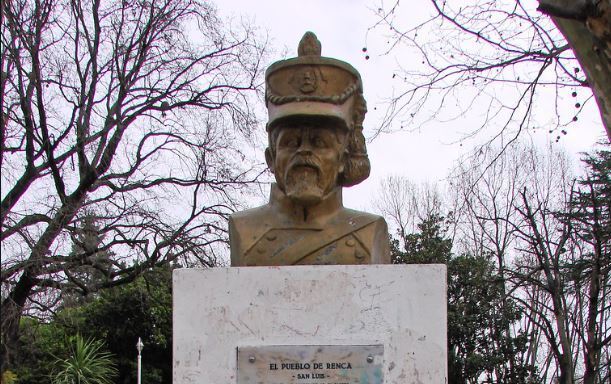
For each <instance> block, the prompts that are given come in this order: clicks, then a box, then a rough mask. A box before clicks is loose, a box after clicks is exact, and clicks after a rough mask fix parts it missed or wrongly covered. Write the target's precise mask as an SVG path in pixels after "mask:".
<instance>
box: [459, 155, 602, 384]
mask: <svg viewBox="0 0 611 384" xmlns="http://www.w3.org/2000/svg"><path fill="white" fill-rule="evenodd" d="M495 153H496V152H495V151H494V150H491V151H490V152H487V153H485V152H483V153H479V154H478V155H477V156H475V157H474V158H473V159H472V162H470V163H467V164H461V165H460V166H459V167H457V168H456V169H455V170H454V172H453V173H454V174H455V175H456V176H455V177H454V178H453V179H452V181H451V182H452V186H451V190H452V191H453V195H455V196H456V198H457V200H458V203H457V204H456V207H457V209H456V215H455V218H456V220H457V223H456V225H457V235H456V237H457V241H455V244H456V245H457V249H458V250H459V251H460V248H462V249H464V250H465V251H467V252H479V253H483V254H487V255H489V257H490V258H492V260H494V261H495V264H496V267H497V268H498V276H499V277H500V278H501V279H502V280H503V292H504V294H505V295H506V296H507V298H511V300H513V301H515V302H518V303H519V304H520V309H521V312H522V314H523V315H524V319H523V321H521V322H520V323H519V324H517V327H516V328H515V329H514V328H513V327H511V328H507V329H505V330H504V332H505V333H506V334H507V335H514V334H517V333H522V334H524V335H527V336H528V338H529V348H528V349H527V350H525V351H524V353H522V354H519V355H517V354H516V355H515V361H513V362H510V363H513V364H518V365H524V364H529V365H532V366H536V367H537V371H538V374H539V376H540V377H539V379H540V380H541V381H542V382H545V383H548V382H558V383H564V384H567V383H575V382H580V380H583V382H585V383H592V384H594V383H603V382H605V381H606V380H608V372H609V367H608V364H606V363H605V360H604V358H602V356H608V355H609V349H610V348H609V347H610V345H609V344H610V341H611V337H610V332H611V323H610V322H609V316H610V315H611V307H610V306H609V299H608V289H609V277H610V274H609V272H610V268H611V267H610V264H609V260H610V259H609V248H610V246H611V244H610V240H609V229H608V228H609V220H610V218H609V169H610V167H611V165H610V164H611V163H609V155H608V152H602V153H603V154H605V153H606V155H605V156H603V155H600V156H592V157H590V159H589V164H590V170H589V172H588V173H587V174H586V176H584V177H583V178H578V179H577V182H576V181H575V180H576V179H575V178H574V177H573V176H572V174H571V172H570V169H571V167H570V161H569V160H568V159H567V157H566V155H564V154H563V153H562V152H559V151H553V150H551V148H550V150H548V151H547V152H546V153H542V152H540V151H536V150H534V149H533V148H529V147H522V148H520V147H518V146H514V147H512V148H511V149H508V150H506V151H505V152H504V153H503V154H502V155H501V156H497V155H495ZM490 156H492V157H496V160H495V161H494V162H493V163H490ZM601 156H602V157H601ZM486 164H488V165H486ZM595 171H596V172H595ZM492 337H495V336H494V335H492Z"/></svg>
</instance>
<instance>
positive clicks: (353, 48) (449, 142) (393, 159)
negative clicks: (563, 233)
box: [216, 0, 604, 210]
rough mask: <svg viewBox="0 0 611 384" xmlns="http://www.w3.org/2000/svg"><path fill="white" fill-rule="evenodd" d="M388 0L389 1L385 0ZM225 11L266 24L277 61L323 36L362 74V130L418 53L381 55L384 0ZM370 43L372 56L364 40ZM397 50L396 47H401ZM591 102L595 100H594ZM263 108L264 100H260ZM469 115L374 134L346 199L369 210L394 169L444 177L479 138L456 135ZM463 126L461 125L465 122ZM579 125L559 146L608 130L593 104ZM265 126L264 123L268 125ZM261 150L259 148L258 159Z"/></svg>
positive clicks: (277, 0) (417, 9)
mask: <svg viewBox="0 0 611 384" xmlns="http://www.w3.org/2000/svg"><path fill="white" fill-rule="evenodd" d="M387 3H388V4H390V3H391V2H387ZM216 4H217V6H218V9H219V11H220V13H221V15H222V16H223V17H225V18H228V17H234V18H236V19H239V18H240V17H246V18H247V19H249V20H251V21H252V22H253V23H254V24H256V25H258V26H259V27H260V28H261V29H262V30H264V31H267V33H268V34H269V36H270V38H271V44H272V47H273V48H274V49H275V50H276V55H275V57H274V58H273V60H276V59H281V58H283V54H286V56H287V57H293V56H296V51H297V44H298V42H299V40H300V39H301V37H302V35H303V34H304V32H306V31H313V32H314V33H316V35H317V36H318V39H319V40H320V41H321V43H322V54H323V56H329V57H334V58H337V59H340V60H344V61H347V62H349V63H350V64H352V65H353V66H354V67H355V68H357V69H358V70H359V72H360V73H361V76H362V78H363V84H364V91H365V98H366V99H367V103H368V108H369V111H370V112H369V113H368V114H367V117H366V119H365V134H366V136H368V137H371V136H372V134H373V133H374V131H375V128H376V127H378V126H379V124H380V121H381V111H382V110H383V108H384V107H383V101H384V98H388V97H389V96H390V95H391V93H392V81H391V76H392V73H393V69H394V68H396V65H397V62H398V61H400V62H401V65H403V66H409V64H410V58H412V56H413V54H412V53H410V52H403V53H400V54H398V55H392V56H382V55H380V52H381V51H382V50H383V48H384V44H385V39H384V37H383V36H381V34H382V33H383V32H382V31H381V30H379V29H377V30H375V31H370V32H369V33H368V29H369V28H370V27H371V26H372V25H373V24H374V23H375V21H376V17H375V15H374V8H378V7H379V6H380V5H381V4H383V2H380V1H376V0H371V1H362V0H326V1H325V0H309V1H289V0H259V1H252V0H217V2H216ZM409 4H410V7H409V10H405V9H404V12H406V13H405V16H404V17H405V20H407V21H408V22H411V23H416V22H418V21H419V20H424V17H425V16H426V14H427V13H428V12H429V11H430V8H429V7H430V4H429V3H428V2H427V1H425V0H412V1H410V3H409ZM365 46H366V47H367V48H368V52H367V54H368V55H369V56H370V58H369V60H366V59H365V53H363V51H362V48H363V47H365ZM397 53H399V52H397ZM591 104H593V103H591ZM262 107H263V106H262ZM468 124H469V123H468V120H464V121H457V122H454V123H453V124H441V123H439V124H436V123H430V124H428V125H427V126H425V127H409V128H410V130H409V131H405V132H399V133H392V134H386V135H381V136H378V137H376V138H375V139H374V140H372V141H371V142H370V143H369V144H368V152H369V156H370V160H371V163H372V172H371V176H370V178H369V179H368V180H366V181H365V182H363V183H361V184H359V185H357V186H355V187H352V188H348V189H345V191H344V200H345V201H344V202H345V205H346V206H348V207H351V208H357V209H367V210H370V203H371V197H372V196H373V195H374V194H375V191H376V189H377V188H378V185H379V183H380V180H381V179H382V178H384V177H386V176H389V175H401V176H406V177H408V178H410V179H411V180H413V181H415V182H419V181H439V180H443V179H444V178H445V177H446V176H447V175H448V172H449V170H450V168H451V167H452V165H453V164H454V162H455V161H456V160H457V159H458V158H459V157H460V156H461V155H463V154H465V153H466V152H468V151H469V150H470V149H471V148H473V146H474V145H477V144H478V141H477V140H475V141H470V142H462V143H460V142H457V141H456V140H457V139H458V137H459V136H460V133H461V132H465V131H466V130H468V129H469V127H468ZM461 125H462V126H461ZM577 128H578V129H573V130H572V131H571V134H570V135H569V136H566V137H564V138H563V139H562V140H561V142H560V145H562V146H564V147H565V148H566V149H567V151H568V152H570V153H572V154H574V155H575V156H576V157H577V156H578V153H579V152H581V151H586V150H588V149H589V148H591V147H592V146H593V145H594V143H595V142H596V141H597V140H599V139H600V138H602V137H603V134H604V129H603V127H602V125H601V123H600V117H599V116H598V113H597V111H596V110H594V108H592V110H591V111H586V113H585V114H583V115H582V119H581V121H580V122H579V126H578V127H577ZM263 130H264V128H263V126H262V127H261V131H262V132H263ZM554 138H555V134H553V135H549V133H547V131H546V130H539V131H537V132H536V133H534V134H530V135H529V136H526V135H524V139H526V140H533V141H534V142H536V143H538V144H540V145H545V143H547V142H550V141H553V140H554ZM262 159H263V155H262V154H261V161H263V160H262Z"/></svg>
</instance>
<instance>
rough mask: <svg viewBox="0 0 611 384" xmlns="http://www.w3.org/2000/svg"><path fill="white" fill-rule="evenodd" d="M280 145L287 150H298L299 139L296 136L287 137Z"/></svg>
mask: <svg viewBox="0 0 611 384" xmlns="http://www.w3.org/2000/svg"><path fill="white" fill-rule="evenodd" d="M280 145H282V146H283V147H287V148H297V147H299V139H298V138H297V137H295V136H291V137H285V138H284V140H282V142H281V143H280Z"/></svg>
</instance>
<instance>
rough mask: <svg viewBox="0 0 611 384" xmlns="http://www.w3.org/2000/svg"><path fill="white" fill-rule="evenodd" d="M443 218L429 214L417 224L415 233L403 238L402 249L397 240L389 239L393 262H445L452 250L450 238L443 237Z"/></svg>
mask: <svg viewBox="0 0 611 384" xmlns="http://www.w3.org/2000/svg"><path fill="white" fill-rule="evenodd" d="M442 225H444V218H443V217H441V216H438V215H435V214H433V215H431V216H430V217H427V218H425V219H424V220H423V221H422V222H421V223H419V224H418V230H419V232H417V233H410V234H407V235H406V236H405V238H404V239H402V240H403V244H404V245H403V247H404V249H403V251H401V250H399V240H397V239H392V240H391V257H392V261H393V264H435V263H437V264H445V263H446V262H447V261H448V260H449V258H450V255H451V252H452V240H450V239H446V238H444V236H445V228H444V227H442Z"/></svg>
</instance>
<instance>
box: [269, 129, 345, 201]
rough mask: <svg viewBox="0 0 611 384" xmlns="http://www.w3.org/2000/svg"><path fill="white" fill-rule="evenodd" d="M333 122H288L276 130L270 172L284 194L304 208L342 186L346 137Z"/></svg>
mask: <svg viewBox="0 0 611 384" xmlns="http://www.w3.org/2000/svg"><path fill="white" fill-rule="evenodd" d="M336 124H337V123H336V122H334V121H332V120H329V121H327V120H320V121H315V122H308V121H304V120H296V121H287V122H283V123H280V124H278V125H277V126H276V127H275V128H274V132H273V137H274V138H275V141H274V142H275V147H276V151H275V157H274V158H272V159H270V160H271V163H270V164H269V166H270V169H271V170H272V172H273V173H274V175H275V177H276V182H277V184H278V186H279V187H280V189H281V190H283V191H284V193H285V194H286V195H287V196H288V197H289V198H290V199H292V200H293V201H295V202H296V203H298V204H302V205H312V204H316V203H318V202H320V201H321V200H322V199H323V198H324V197H325V196H326V195H328V194H329V193H331V192H332V191H333V190H334V189H335V188H336V187H337V186H338V182H337V181H338V176H339V175H340V174H341V172H343V170H344V165H343V163H344V152H345V148H346V145H345V141H346V134H345V132H344V130H343V129H340V128H338V127H337V126H336Z"/></svg>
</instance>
